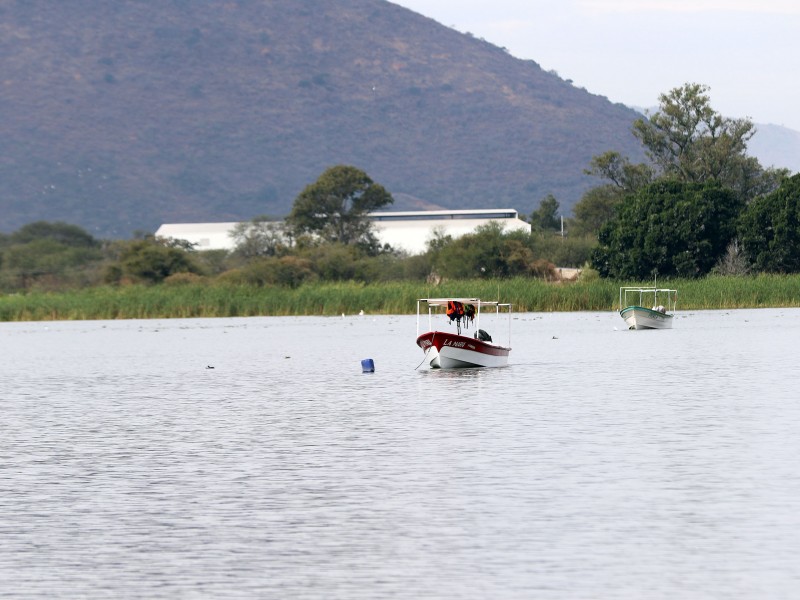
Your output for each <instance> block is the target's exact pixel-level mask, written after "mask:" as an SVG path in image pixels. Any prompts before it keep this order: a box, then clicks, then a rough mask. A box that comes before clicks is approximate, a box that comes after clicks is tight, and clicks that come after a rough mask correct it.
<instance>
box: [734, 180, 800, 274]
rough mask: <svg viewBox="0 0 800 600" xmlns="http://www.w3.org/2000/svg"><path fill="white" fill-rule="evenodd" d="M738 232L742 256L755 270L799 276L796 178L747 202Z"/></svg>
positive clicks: (798, 182)
mask: <svg viewBox="0 0 800 600" xmlns="http://www.w3.org/2000/svg"><path fill="white" fill-rule="evenodd" d="M738 231H739V240H740V242H741V245H742V247H743V249H744V253H745V255H746V256H747V257H748V259H749V261H750V263H751V264H752V266H753V267H754V268H755V269H756V270H758V271H768V272H774V273H797V272H800V174H797V175H794V176H792V177H790V178H787V179H785V180H784V181H783V183H782V184H781V185H780V187H779V188H778V189H777V190H775V191H774V192H772V193H771V194H768V195H766V196H762V197H760V198H757V199H756V200H754V201H753V202H751V203H750V204H749V205H748V206H747V208H746V209H745V210H744V212H743V213H742V216H741V219H740V222H739V228H738Z"/></svg>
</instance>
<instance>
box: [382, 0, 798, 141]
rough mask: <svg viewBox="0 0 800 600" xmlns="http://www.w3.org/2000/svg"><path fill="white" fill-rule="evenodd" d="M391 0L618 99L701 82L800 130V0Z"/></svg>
mask: <svg viewBox="0 0 800 600" xmlns="http://www.w3.org/2000/svg"><path fill="white" fill-rule="evenodd" d="M390 1H392V2H393V3H395V4H399V5H401V6H404V7H406V8H410V9H411V10H413V11H415V12H417V13H420V14H422V15H425V16H426V17H430V18H432V19H434V20H436V21H438V22H439V23H441V24H443V25H446V26H448V27H452V28H454V29H456V30H458V31H461V32H469V33H471V34H472V35H474V36H475V37H478V38H483V39H484V40H486V41H487V42H491V43H492V44H495V45H497V46H500V47H505V48H506V49H508V51H509V52H510V53H511V54H512V55H513V56H516V57H517V58H524V59H532V60H535V61H536V62H537V63H539V65H540V66H541V67H542V68H543V69H545V70H547V71H551V70H552V71H556V72H557V73H558V74H559V75H560V76H561V77H562V78H564V79H571V80H572V81H573V84H574V85H575V86H577V87H582V88H586V90H588V91H589V92H591V93H593V94H599V95H602V96H606V97H607V98H608V99H609V100H611V101H613V102H622V103H624V104H627V105H628V106H635V107H643V108H647V107H654V106H657V105H658V96H659V95H660V94H662V93H666V92H668V91H670V90H671V89H673V88H675V87H678V86H681V85H683V84H684V83H687V82H691V83H701V84H705V85H708V86H709V87H710V92H709V94H710V97H711V106H712V108H714V109H715V110H716V111H717V112H720V113H722V114H723V115H724V116H726V117H749V118H750V119H752V120H753V122H755V123H756V124H759V123H761V124H767V123H772V124H775V125H784V126H786V127H790V128H792V129H795V130H797V131H800V0H390Z"/></svg>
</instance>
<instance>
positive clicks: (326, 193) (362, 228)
mask: <svg viewBox="0 0 800 600" xmlns="http://www.w3.org/2000/svg"><path fill="white" fill-rule="evenodd" d="M392 202H394V199H393V198H392V195H391V194H390V193H389V192H387V191H386V189H384V187H383V186H381V185H379V184H377V183H375V182H374V181H372V179H370V178H369V176H368V175H367V174H366V173H365V172H364V171H362V170H360V169H357V168H356V167H351V166H345V165H338V166H335V167H331V168H329V169H327V170H326V171H325V172H324V173H323V174H322V175H320V177H319V179H317V181H316V182H315V183H312V184H310V185H308V186H306V188H305V189H304V190H303V191H302V192H300V195H299V196H298V197H297V198H296V199H295V201H294V205H293V207H292V212H291V213H290V214H289V217H288V218H287V219H286V221H287V223H288V224H289V226H290V227H291V229H292V230H293V231H294V233H295V235H301V234H303V233H312V234H316V235H318V236H320V237H321V238H322V239H323V240H325V241H327V242H338V243H342V244H359V243H367V244H370V245H374V236H373V235H372V231H371V228H372V224H371V223H370V221H369V219H368V218H367V213H369V212H371V211H373V210H376V209H379V208H382V207H384V206H386V205H388V204H391V203H392Z"/></svg>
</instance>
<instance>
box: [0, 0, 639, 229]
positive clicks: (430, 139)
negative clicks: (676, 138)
mask: <svg viewBox="0 0 800 600" xmlns="http://www.w3.org/2000/svg"><path fill="white" fill-rule="evenodd" d="M0 53H2V56H3V61H2V63H0V85H2V95H0V106H1V107H2V111H3V123H4V133H3V136H2V137H0V181H2V187H0V214H2V216H3V217H2V221H0V231H4V232H10V231H13V230H15V229H17V228H19V227H20V226H22V225H24V224H26V223H29V222H32V221H36V220H42V219H44V220H53V221H55V220H63V221H67V222H70V223H75V224H77V225H80V226H81V227H84V228H86V229H87V230H88V231H90V232H91V233H92V234H93V235H96V236H99V237H105V238H109V237H110V238H124V237H128V236H129V235H131V234H132V233H133V232H134V231H136V230H145V231H154V230H155V229H156V228H157V227H158V225H159V224H161V223H164V222H193V221H194V222H198V221H229V220H243V219H249V218H251V217H253V216H255V215H261V214H271V215H274V216H285V215H286V214H287V213H288V212H289V210H290V208H291V205H292V202H293V200H294V199H295V197H296V196H297V194H298V193H299V192H300V191H301V190H302V189H303V187H304V186H305V185H307V184H308V183H310V182H312V181H314V180H315V179H316V178H317V177H318V176H319V174H320V173H321V172H322V171H324V170H325V169H326V168H327V167H329V166H331V165H335V164H352V165H355V166H357V167H359V168H361V169H364V170H365V171H367V172H368V173H369V174H370V176H372V177H373V178H374V179H375V180H376V181H380V182H381V183H382V184H383V185H384V186H385V187H386V188H387V190H389V191H390V192H391V193H392V194H393V195H394V197H395V199H396V202H395V206H394V208H398V209H409V208H425V207H445V208H470V207H513V208H516V209H518V210H519V211H520V212H521V213H523V214H526V213H529V212H530V211H531V210H533V209H534V208H535V207H536V206H538V204H539V202H540V200H541V199H542V198H543V197H545V196H546V195H547V194H553V195H554V196H555V197H557V198H558V200H559V202H560V203H561V207H562V209H563V210H564V211H565V212H568V211H569V209H570V208H571V206H572V205H573V204H574V203H575V202H576V201H577V200H578V199H579V198H580V196H581V194H582V193H583V191H585V190H586V189H588V187H590V186H591V185H593V184H594V183H595V182H594V181H593V180H591V178H589V177H587V176H586V175H584V174H583V169H585V168H586V167H587V166H588V164H589V162H590V160H591V158H592V156H594V155H597V154H599V153H601V152H605V151H607V150H614V151H618V152H620V153H621V154H623V155H626V156H630V157H631V158H632V159H633V160H639V159H640V158H641V157H642V151H641V147H640V146H639V144H638V143H637V142H636V140H635V139H634V137H633V135H632V134H631V124H632V122H633V121H634V119H635V118H636V117H637V113H636V112H635V111H633V110H631V109H628V108H626V107H624V106H622V105H616V104H612V103H611V102H609V101H608V100H607V99H606V98H604V97H600V96H596V95H593V94H591V93H589V92H587V91H585V90H582V89H578V88H575V87H574V86H572V85H571V84H569V83H567V82H565V81H563V80H562V79H560V78H559V77H558V76H557V75H556V74H554V73H548V72H545V71H543V70H542V69H541V68H540V67H539V65H538V64H536V63H535V62H533V61H522V60H519V59H516V58H514V57H512V56H510V55H509V54H508V53H507V52H506V51H505V50H504V49H502V48H498V47H496V46H494V45H492V44H490V43H487V42H485V41H482V40H479V39H475V38H473V37H471V36H469V35H467V34H461V33H458V32H456V31H454V30H451V29H449V28H447V27H445V26H443V25H440V24H439V23H436V22H435V21H433V20H431V19H428V18H425V17H422V16H420V15H418V14H416V13H413V12H411V11H409V10H407V9H404V8H401V7H398V6H396V5H394V4H391V3H389V2H386V1H384V0H337V2H316V1H312V0H237V1H234V2H222V1H210V2H188V1H185V0H159V1H155V0H150V1H148V0H115V1H114V2H98V1H96V0H75V1H73V2H50V1H48V0H26V1H25V2H22V1H18V0H0Z"/></svg>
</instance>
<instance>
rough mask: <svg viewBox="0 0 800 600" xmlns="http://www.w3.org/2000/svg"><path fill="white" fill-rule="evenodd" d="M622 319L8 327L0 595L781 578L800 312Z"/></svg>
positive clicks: (739, 590)
mask: <svg viewBox="0 0 800 600" xmlns="http://www.w3.org/2000/svg"><path fill="white" fill-rule="evenodd" d="M441 319H442V321H444V318H443V317H442V318H441ZM624 326H625V325H624V322H623V321H622V319H621V318H620V317H619V316H618V315H617V314H616V313H613V312H607V313H557V314H533V313H526V314H519V315H516V316H515V319H514V320H513V324H512V339H511V344H512V346H513V351H512V353H511V358H510V365H509V366H508V367H506V368H502V369H491V370H466V371H456V372H445V371H430V370H416V369H415V367H416V366H417V365H418V364H419V363H420V361H421V360H422V358H423V355H422V351H421V350H419V349H418V348H417V347H416V346H415V345H414V338H415V334H416V317H414V316H370V315H366V316H363V317H358V316H347V317H343V318H342V317H337V318H312V317H306V318H247V319H205V320H200V319H197V320H151V321H97V322H85V321H83V322H52V323H3V324H0V348H2V350H0V352H2V366H1V367H0V389H1V390H2V391H1V392H0V406H1V407H2V417H1V418H2V420H1V421H0V423H2V425H0V427H1V428H2V429H0V433H1V435H0V541H1V543H0V597H3V598H280V599H336V598H343V599H361V598H364V599H370V600H374V599H383V598H393V599H397V598H402V599H405V598H414V599H428V598H430V599H439V598H442V599H452V598H460V599H489V598H491V599H506V598H510V599H516V598H520V599H521V598H525V599H528V598H537V599H570V600H573V599H583V598H585V599H596V598H613V599H637V600H638V599H642V598H648V599H660V598H665V599H666V598H670V599H674V598H681V599H695V598H698V599H706V598H708V599H710V598H714V599H717V598H725V599H726V600H729V599H748V600H749V599H753V598H769V599H783V598H787V599H788V598H797V597H798V596H800V466H799V464H800V366H799V365H798V358H797V348H798V343H799V342H800V310H793V309H791V310H790V309H782V310H731V311H699V312H684V313H679V316H677V317H676V322H675V326H674V329H672V330H668V331H627V330H625V329H624ZM481 327H483V328H486V329H489V327H488V324H487V326H484V323H483V322H482V324H481ZM504 328H505V326H503V327H501V328H500V329H490V330H489V331H490V333H491V334H492V335H493V337H494V338H495V340H496V341H501V340H500V338H502V337H503V334H504V333H505V330H504ZM498 333H499V334H501V335H498ZM365 358H372V359H373V360H374V363H375V372H374V373H367V374H365V373H362V372H361V360H362V359H365ZM208 367H213V368H208Z"/></svg>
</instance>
